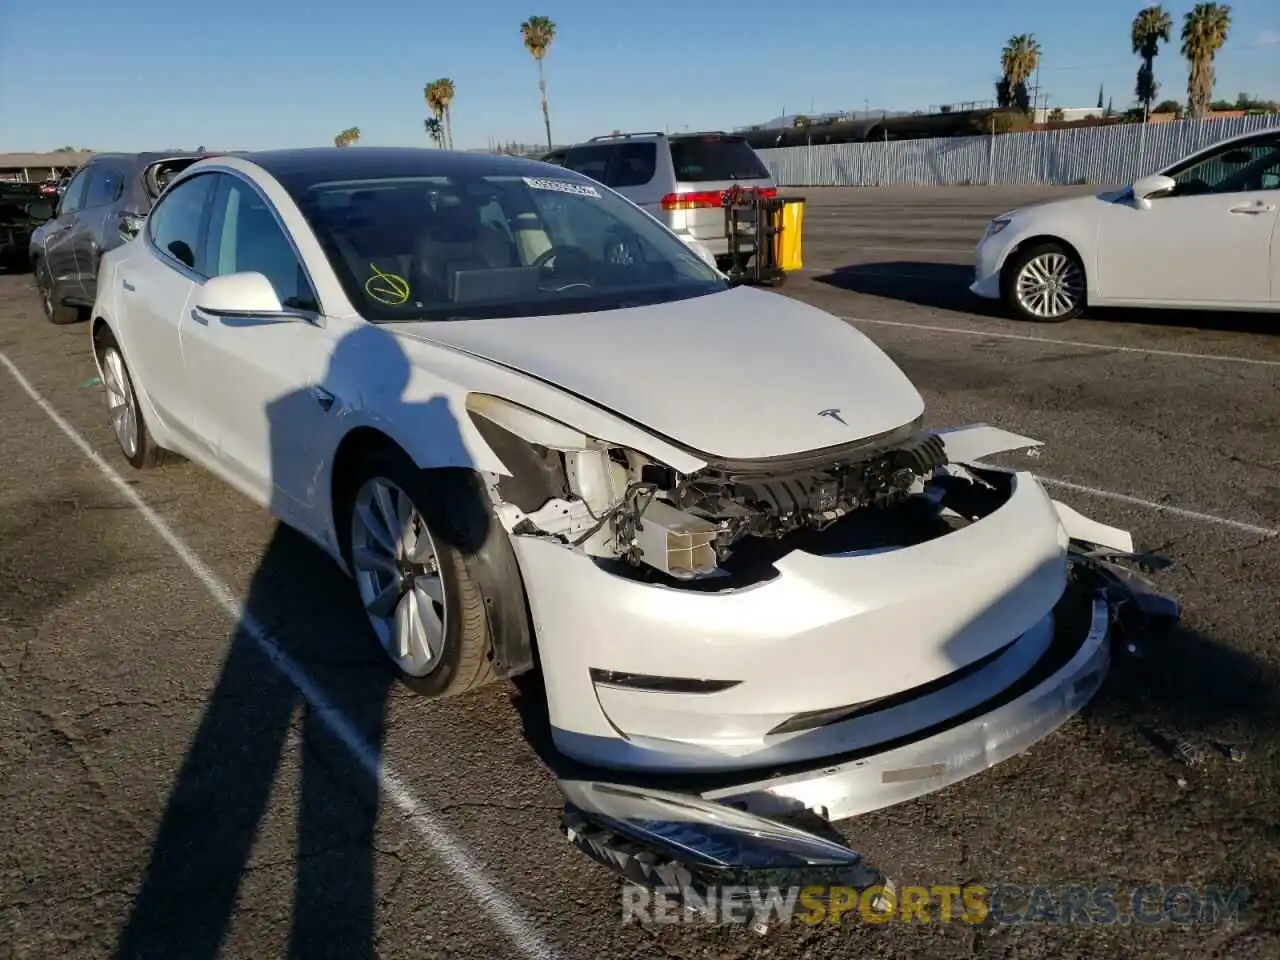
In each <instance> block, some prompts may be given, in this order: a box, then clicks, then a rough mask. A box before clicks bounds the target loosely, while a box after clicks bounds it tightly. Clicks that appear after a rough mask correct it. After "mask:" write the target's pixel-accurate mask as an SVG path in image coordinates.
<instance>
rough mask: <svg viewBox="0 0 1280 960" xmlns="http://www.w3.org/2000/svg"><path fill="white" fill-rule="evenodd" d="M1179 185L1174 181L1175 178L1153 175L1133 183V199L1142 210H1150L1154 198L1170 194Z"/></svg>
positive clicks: (1158, 174)
mask: <svg viewBox="0 0 1280 960" xmlns="http://www.w3.org/2000/svg"><path fill="white" fill-rule="evenodd" d="M1177 185H1178V181H1176V180H1174V179H1173V177H1166V176H1164V174H1160V173H1153V174H1151V176H1149V177H1142V178H1140V179H1138V180H1135V181H1134V182H1133V199H1134V201H1135V202H1136V203H1137V205H1138V206H1139V207H1140V208H1141V209H1143V210H1149V209H1150V208H1151V198H1152V197H1158V196H1160V195H1161V194H1165V193H1169V192H1170V191H1172V190H1173V188H1174V187H1176V186H1177Z"/></svg>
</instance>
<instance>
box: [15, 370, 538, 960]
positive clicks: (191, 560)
mask: <svg viewBox="0 0 1280 960" xmlns="http://www.w3.org/2000/svg"><path fill="white" fill-rule="evenodd" d="M0 363H2V364H4V366H5V367H6V368H7V369H8V370H9V373H10V374H12V376H13V378H14V380H16V381H17V383H18V386H20V387H22V389H23V390H25V391H26V392H27V394H28V396H30V397H31V399H32V400H34V401H35V402H36V405H37V406H39V407H40V409H41V410H43V411H44V412H45V414H46V415H48V417H49V419H50V420H52V421H53V422H54V424H55V425H56V426H57V427H58V429H59V430H61V431H62V432H63V433H64V434H66V435H67V439H69V440H70V441H71V442H72V443H73V444H75V446H76V447H77V448H78V449H79V450H80V452H81V453H83V454H84V455H85V457H86V458H88V460H89V462H90V463H92V464H93V465H94V466H95V467H96V468H97V469H98V472H99V473H101V474H102V476H103V477H104V478H105V479H106V480H107V482H108V483H110V484H111V485H112V486H113V487H115V489H116V491H117V492H118V493H119V494H120V495H121V496H122V497H124V498H125V500H127V501H128V502H129V504H130V505H131V506H133V507H134V509H136V510H137V511H138V513H139V514H141V516H142V518H143V519H144V520H146V521H147V524H148V525H149V526H150V527H151V529H152V530H154V531H155V532H156V534H157V535H159V537H160V539H162V540H163V541H164V542H165V543H166V544H168V545H169V547H170V548H171V549H172V550H173V552H174V553H175V554H177V556H178V559H179V560H181V561H182V562H183V564H184V565H186V567H187V569H188V570H190V571H191V573H192V574H193V575H194V576H195V578H196V579H197V580H199V581H200V583H201V584H202V585H203V586H204V588H205V590H207V591H208V592H209V595H210V596H211V597H212V598H213V599H214V601H215V602H216V603H217V604H218V606H220V607H221V608H222V609H223V610H224V611H225V612H226V614H227V615H228V616H229V617H231V618H232V619H234V620H236V621H238V622H239V626H240V629H242V630H243V631H244V632H245V633H246V634H247V635H248V636H249V637H250V638H252V639H253V641H254V642H255V643H256V644H257V645H258V646H259V648H261V650H262V652H263V653H264V654H265V655H266V657H267V659H268V660H269V661H270V662H271V664H272V665H273V666H274V667H275V668H276V669H277V670H278V671H279V672H280V673H281V674H282V675H283V676H284V677H285V679H287V680H288V681H289V682H290V683H292V684H293V685H294V686H295V687H297V688H298V692H299V693H301V694H302V696H303V698H304V699H305V700H306V701H307V704H308V705H309V706H310V708H311V710H312V713H313V714H314V715H315V716H316V717H318V718H319V719H320V722H321V723H323V724H324V725H325V726H326V727H328V728H329V731H330V732H331V733H332V734H333V735H334V736H335V737H337V738H338V740H339V741H340V742H341V743H342V745H343V746H344V747H346V748H347V750H348V752H350V754H351V755H352V757H354V758H355V760H356V761H357V762H358V763H359V764H360V766H361V767H362V768H364V770H365V772H366V773H368V774H369V776H371V777H372V778H373V779H374V780H376V781H377V782H378V786H379V788H380V789H381V791H382V793H383V794H385V795H386V797H387V799H388V800H390V801H391V802H392V803H393V804H394V805H395V807H396V808H397V809H398V810H399V811H400V812H401V813H402V814H404V816H405V819H406V820H407V821H408V822H409V824H410V825H411V826H412V827H413V829H414V831H415V832H416V833H417V834H418V836H419V837H420V838H421V839H422V840H423V841H424V842H425V843H426V845H427V846H428V847H429V848H430V849H431V852H432V853H434V854H435V855H436V856H437V857H438V858H439V859H440V860H441V861H442V862H443V863H444V865H445V866H446V867H448V869H449V871H450V872H451V873H452V874H453V875H454V876H455V877H456V878H457V879H458V880H459V881H461V883H462V885H463V886H464V887H466V889H467V890H468V891H469V892H470V894H471V895H472V896H473V897H474V898H475V899H476V900H477V901H478V902H479V905H480V908H481V909H482V910H484V911H485V912H486V913H487V914H488V915H489V917H490V919H491V920H493V922H494V923H495V924H496V925H497V926H498V927H499V929H501V930H502V932H503V933H504V934H506V935H507V937H508V939H510V941H511V943H512V945H513V946H514V947H515V948H516V950H517V951H518V952H519V955H520V956H522V957H527V958H529V960H555V958H556V957H557V954H556V952H555V951H554V950H553V949H552V948H551V947H550V946H549V945H548V944H547V943H546V942H545V941H544V940H543V939H542V936H541V935H540V934H539V933H538V931H537V930H535V929H534V927H533V926H532V925H531V924H530V923H529V921H528V920H527V919H525V917H524V916H523V914H522V912H521V910H520V908H519V907H518V906H516V904H515V903H513V902H512V901H511V900H510V899H509V898H508V897H507V895H506V894H505V893H503V892H502V890H501V889H499V887H498V886H497V884H495V883H494V882H493V881H492V880H490V879H489V878H488V876H486V874H485V872H484V870H483V868H481V866H480V865H479V864H478V863H477V862H476V860H475V858H474V857H473V856H472V855H471V853H470V851H468V850H467V849H466V847H465V846H463V844H462V842H461V841H460V840H458V839H457V838H456V837H455V836H454V835H453V832H452V831H451V830H450V829H449V828H448V826H446V825H445V824H444V823H443V822H442V821H441V820H440V819H439V818H438V817H437V816H436V815H435V814H434V813H432V811H431V810H430V809H429V808H428V807H427V806H426V805H425V804H423V803H422V802H421V801H420V800H418V799H417V798H416V797H414V795H413V794H412V793H411V792H410V791H409V789H408V788H407V787H406V786H405V784H404V781H403V780H402V779H401V777H400V775H399V774H397V773H396V772H395V770H394V769H392V768H391V766H390V765H389V764H385V763H383V762H382V761H381V759H380V758H379V756H378V754H377V752H376V751H375V750H373V749H372V748H371V747H370V746H369V745H368V744H367V743H366V742H365V741H364V740H363V739H362V738H361V736H360V734H359V733H358V732H357V731H356V729H355V727H353V726H352V725H351V723H350V721H348V720H347V718H346V717H345V716H344V715H343V714H342V712H341V711H340V710H339V709H338V708H337V707H336V706H334V704H333V703H332V701H330V700H329V698H328V697H327V696H326V695H325V693H324V691H323V690H322V689H321V688H320V686H319V685H318V684H317V683H316V682H315V681H314V680H312V679H311V677H310V676H309V675H308V674H307V672H306V671H305V670H303V669H302V667H300V666H299V665H298V664H297V662H296V661H294V659H293V658H292V657H290V656H289V655H288V654H287V653H286V652H285V651H284V649H283V648H282V647H281V646H280V644H279V643H278V642H277V641H275V640H274V639H273V638H272V637H271V635H270V634H269V633H267V631H266V630H264V629H263V628H262V626H261V625H260V624H259V623H258V622H257V621H256V620H254V618H253V616H252V615H251V614H250V613H248V612H247V611H246V610H245V609H244V606H243V604H241V602H240V601H239V600H238V599H236V597H235V595H234V594H233V593H232V592H231V589H230V588H229V587H228V586H227V585H226V584H225V583H223V582H222V580H221V579H219V577H218V575H217V574H216V573H214V572H213V571H212V570H211V569H210V568H209V567H208V566H207V565H206V564H205V563H204V561H203V560H201V559H200V557H199V556H197V555H196V553H195V551H193V550H192V549H191V548H190V547H189V546H187V544H186V542H185V541H183V539H182V538H181V537H179V536H178V535H177V534H176V533H175V532H174V531H173V529H172V528H171V527H170V526H169V525H168V524H167V523H166V522H165V521H164V519H163V518H161V517H160V516H159V514H157V513H156V512H155V511H154V510H152V509H151V508H150V507H149V506H148V505H147V503H146V501H145V500H143V499H142V497H140V496H139V495H138V494H137V492H136V491H135V490H134V489H133V488H132V487H131V486H129V484H128V483H126V482H125V480H124V478H123V477H121V476H120V474H118V473H117V472H116V471H115V469H114V468H113V467H112V466H111V465H110V464H109V463H107V462H106V460H104V459H103V458H102V457H101V456H100V455H99V454H98V452H97V451H96V450H94V449H93V447H92V446H90V444H89V442H88V441H87V440H85V439H84V437H82V436H81V435H80V434H79V433H78V432H77V431H76V429H75V427H73V426H71V424H70V423H68V422H67V421H66V420H64V419H63V418H62V415H61V414H59V413H58V411H57V410H56V409H54V407H53V405H52V404H51V403H49V401H48V400H46V399H45V398H44V396H43V395H42V394H41V393H40V391H39V390H37V389H36V388H35V387H34V386H33V385H32V384H31V381H29V380H28V379H27V378H26V377H25V376H24V375H23V374H22V371H20V370H19V369H18V367H17V366H16V365H15V364H14V363H13V361H12V360H10V359H9V358H8V357H7V356H6V355H5V354H3V353H0Z"/></svg>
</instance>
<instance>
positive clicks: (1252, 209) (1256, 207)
mask: <svg viewBox="0 0 1280 960" xmlns="http://www.w3.org/2000/svg"><path fill="white" fill-rule="evenodd" d="M1274 209H1275V206H1274V205H1272V204H1270V203H1255V204H1253V205H1252V206H1248V207H1232V208H1231V209H1230V210H1228V211H1227V212H1228V213H1255V214H1256V213H1270V212H1271V211H1272V210H1274Z"/></svg>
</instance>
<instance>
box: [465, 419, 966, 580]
mask: <svg viewBox="0 0 1280 960" xmlns="http://www.w3.org/2000/svg"><path fill="white" fill-rule="evenodd" d="M484 399H486V400H487V399H488V398H484ZM477 406H478V407H479V408H478V409H473V410H472V411H471V414H472V421H473V423H475V424H476V426H477V428H478V429H479V431H480V433H481V435H482V436H483V437H484V439H485V441H486V442H487V443H488V444H489V445H490V446H491V447H492V449H493V450H494V452H495V453H496V454H497V455H498V456H499V458H501V459H502V461H503V462H504V463H505V464H507V465H508V466H509V467H510V469H511V470H512V476H509V477H496V476H495V477H493V478H491V494H492V495H493V497H494V500H495V503H496V504H497V505H498V506H499V507H500V512H501V508H503V507H505V508H508V510H509V508H511V507H514V508H516V510H517V511H518V512H519V517H515V516H514V514H511V513H510V512H508V516H509V517H510V518H511V519H512V520H513V523H512V525H511V528H510V529H511V532H512V533H513V534H515V535H528V536H550V537H556V538H558V539H560V540H562V541H563V542H564V543H565V544H566V545H568V546H571V547H574V548H581V549H583V550H585V551H586V552H587V553H589V554H592V555H593V556H596V557H598V558H600V559H602V560H613V561H622V562H623V563H625V564H626V565H628V566H629V567H630V568H632V570H633V571H635V572H636V573H637V574H639V573H641V572H650V573H653V572H656V573H657V574H660V575H662V576H663V577H665V578H670V579H671V580H673V581H677V582H679V581H691V580H698V579H703V578H708V577H716V576H725V575H729V574H733V573H739V572H740V569H741V560H742V558H743V557H744V556H746V555H750V556H753V557H759V556H760V555H761V554H762V553H764V554H773V555H777V553H778V548H779V547H782V546H784V544H789V543H790V542H791V541H796V540H797V538H801V537H804V536H805V535H812V534H815V533H821V532H823V531H826V530H828V529H829V528H832V527H834V526H835V525H837V524H840V523H841V521H844V520H845V519H846V518H849V517H850V516H851V515H853V514H855V513H866V514H868V515H869V516H875V515H880V516H885V515H886V514H887V513H889V512H892V511H894V508H901V507H903V506H904V505H908V502H909V501H910V500H911V499H912V498H914V499H916V500H922V499H923V500H925V501H927V502H928V504H929V505H930V506H931V507H932V508H933V509H932V511H931V512H932V513H933V515H934V516H935V517H936V507H937V497H936V496H934V497H930V493H931V491H929V490H927V489H926V486H927V485H928V484H929V483H930V482H931V481H932V479H933V478H934V475H935V473H937V472H938V471H939V469H940V468H942V467H944V466H946V464H947V462H948V457H947V452H946V447H945V445H944V443H943V440H942V439H941V438H940V437H939V436H937V435H936V434H933V433H930V432H927V431H924V430H922V429H921V428H920V425H919V424H918V423H913V424H908V425H906V426H905V427H902V428H900V429H898V430H895V431H892V433H891V434H888V435H885V436H881V437H875V438H871V439H869V440H862V441H858V442H855V443H852V444H845V445H842V446H839V447H831V448H827V449H824V450H818V451H812V452H808V453H804V454H799V455H796V456H792V457H779V458H772V459H770V460H767V461H761V460H757V461H736V462H735V461H721V460H714V461H709V462H708V463H707V465H706V466H705V467H704V468H703V469H700V470H697V471H695V472H693V473H689V474H681V473H679V472H678V471H676V470H674V469H673V468H671V467H669V466H666V465H665V464H662V463H658V462H656V461H654V460H652V459H651V458H649V457H647V456H645V455H644V454H641V453H637V452H636V451H634V450H627V449H623V448H620V447H616V446H610V445H608V444H605V443H601V442H597V441H594V440H591V439H590V438H586V437H582V438H581V444H582V445H581V446H578V447H574V448H569V447H567V446H562V445H561V443H562V442H564V441H568V439H569V438H568V436H557V435H555V434H553V433H552V432H550V431H548V432H547V433H546V434H545V435H544V436H543V437H542V438H540V439H545V441H546V442H540V441H539V440H534V439H526V438H525V437H522V436H520V435H518V434H517V433H516V432H515V431H516V430H521V428H522V427H523V428H524V429H523V432H524V433H525V434H526V436H527V435H529V434H530V433H536V432H537V426H538V425H540V424H538V423H536V421H540V422H541V423H544V424H545V423H547V421H543V420H542V418H541V417H539V416H538V415H536V414H532V413H531V412H526V411H521V413H522V415H523V416H522V418H521V419H522V420H523V421H524V422H523V423H518V422H516V421H515V418H512V417H505V416H504V414H506V413H508V412H509V408H507V407H506V405H505V404H503V403H502V402H500V401H495V403H494V404H492V405H485V404H479V405H477ZM554 426H556V427H559V425H558V424H557V425H554ZM530 427H533V429H532V430H530V429H529V428H530ZM561 431H562V432H563V433H564V434H568V433H572V431H571V430H569V429H568V428H561ZM576 442H577V441H575V443H576ZM936 492H937V491H932V493H935V494H936ZM937 532H942V531H937ZM926 539H927V537H926ZM791 545H792V546H797V545H799V543H798V542H797V543H794V544H791ZM886 545H887V544H886ZM782 552H785V550H783V551H782ZM735 561H738V562H737V563H735Z"/></svg>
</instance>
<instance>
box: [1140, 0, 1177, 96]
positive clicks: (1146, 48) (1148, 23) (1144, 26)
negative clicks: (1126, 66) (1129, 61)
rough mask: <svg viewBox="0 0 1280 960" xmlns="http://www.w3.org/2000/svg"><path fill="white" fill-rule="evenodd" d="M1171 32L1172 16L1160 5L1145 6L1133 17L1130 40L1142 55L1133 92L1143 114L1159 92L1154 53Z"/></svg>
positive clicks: (1167, 40)
mask: <svg viewBox="0 0 1280 960" xmlns="http://www.w3.org/2000/svg"><path fill="white" fill-rule="evenodd" d="M1172 31H1173V18H1172V17H1170V16H1169V14H1168V13H1167V12H1166V11H1165V9H1164V7H1162V6H1159V5H1156V6H1154V7H1147V8H1146V9H1145V10H1142V11H1139V13H1138V15H1137V16H1136V17H1134V18H1133V27H1132V28H1131V30H1130V39H1131V40H1132V42H1133V52H1134V53H1136V54H1137V55H1138V56H1140V57H1141V58H1142V66H1140V67H1138V84H1137V86H1136V87H1135V88H1134V93H1135V94H1137V97H1138V103H1140V104H1142V109H1143V110H1144V111H1145V112H1146V113H1150V112H1151V104H1152V103H1154V102H1155V99H1156V94H1157V93H1159V91H1160V84H1158V83H1156V68H1155V59H1156V54H1158V53H1159V52H1160V44H1162V43H1168V42H1169V36H1170V34H1171V32H1172Z"/></svg>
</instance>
